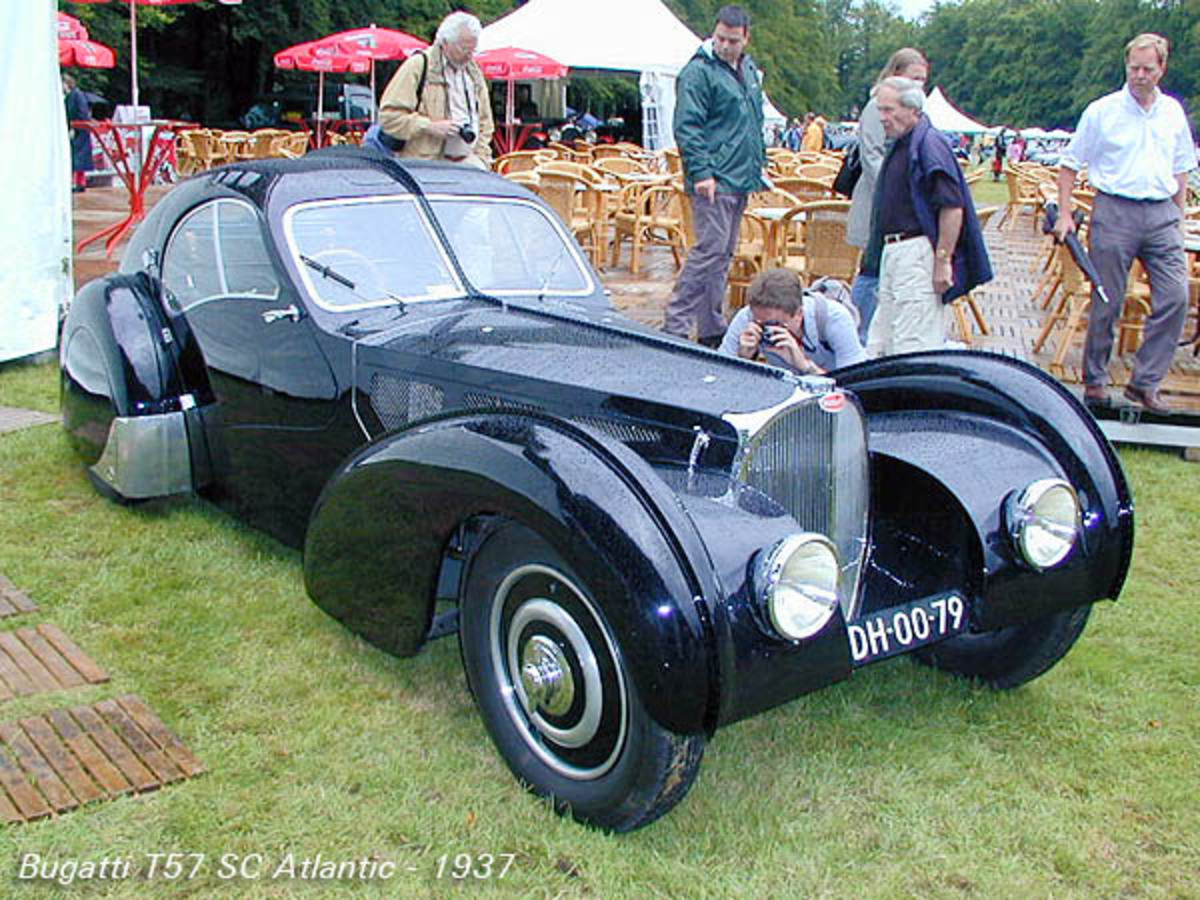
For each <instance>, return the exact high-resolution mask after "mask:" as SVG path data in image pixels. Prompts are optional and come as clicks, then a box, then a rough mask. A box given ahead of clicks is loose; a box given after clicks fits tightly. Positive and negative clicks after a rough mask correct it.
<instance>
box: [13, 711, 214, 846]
mask: <svg viewBox="0 0 1200 900" xmlns="http://www.w3.org/2000/svg"><path fill="white" fill-rule="evenodd" d="M204 771H205V769H204V764H203V763H202V762H200V760H199V759H197V758H196V756H195V754H193V753H192V751H191V750H189V749H188V748H187V746H186V745H185V744H184V743H183V742H182V741H181V740H180V739H179V738H178V737H177V736H176V735H175V734H174V732H172V731H171V730H170V729H169V728H167V726H166V725H164V724H163V722H162V720H161V719H160V718H159V717H158V716H157V715H155V713H154V712H153V711H152V710H151V709H150V707H148V706H147V705H146V703H145V701H143V700H142V699H141V698H140V697H138V696H136V695H135V694H126V695H124V696H122V697H118V698H116V699H115V700H101V701H100V702H98V703H94V704H92V705H91V706H76V707H72V708H70V709H56V710H51V711H50V712H47V713H44V714H42V715H37V716H30V717H28V718H25V719H21V720H20V721H19V722H5V723H0V788H2V789H3V790H0V819H3V820H4V821H6V822H28V821H32V820H35V819H43V818H46V817H47V816H53V815H57V814H59V813H64V812H69V811H70V810H72V809H76V808H78V807H80V806H82V805H84V804H87V803H91V802H93V801H96V800H104V799H108V798H112V797H119V796H122V795H124V794H129V793H135V792H136V793H144V792H146V791H153V790H157V789H158V788H160V787H162V786H163V785H166V784H173V783H174V782H177V781H182V780H183V779H185V778H193V777H195V776H196V775H200V774H202V773H203V772H204Z"/></svg>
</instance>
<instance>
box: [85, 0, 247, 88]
mask: <svg viewBox="0 0 1200 900" xmlns="http://www.w3.org/2000/svg"><path fill="white" fill-rule="evenodd" d="M71 2H72V3H108V2H109V0H71ZM118 2H120V3H128V4H129V82H130V90H129V94H130V98H131V100H132V102H133V105H134V106H137V105H138V62H137V58H138V57H137V8H138V7H139V6H178V5H180V4H183V3H195V2H197V0H118ZM217 2H218V3H221V4H223V5H225V6H237V5H239V4H240V3H241V2H242V0H217Z"/></svg>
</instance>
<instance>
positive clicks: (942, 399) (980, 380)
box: [838, 351, 1133, 629]
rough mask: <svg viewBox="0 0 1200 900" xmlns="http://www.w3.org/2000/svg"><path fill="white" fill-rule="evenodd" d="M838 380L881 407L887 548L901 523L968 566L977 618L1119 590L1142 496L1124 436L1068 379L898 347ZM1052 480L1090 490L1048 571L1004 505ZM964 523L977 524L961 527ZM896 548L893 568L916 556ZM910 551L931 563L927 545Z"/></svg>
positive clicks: (904, 530)
mask: <svg viewBox="0 0 1200 900" xmlns="http://www.w3.org/2000/svg"><path fill="white" fill-rule="evenodd" d="M838 381H839V383H840V384H842V385H843V386H845V387H847V388H849V389H851V390H853V391H854V392H855V394H857V396H858V397H859V398H860V399H861V401H862V404H863V407H864V409H865V410H866V413H867V417H868V423H869V429H870V442H871V453H872V477H873V482H874V483H873V494H874V500H875V502H874V511H875V514H876V526H875V528H876V533H875V538H876V542H877V544H878V543H879V542H880V541H881V540H882V539H883V538H884V536H885V534H887V532H888V530H889V528H891V529H892V530H893V531H895V532H897V533H900V534H903V535H905V536H906V538H907V539H908V540H910V541H912V542H914V543H917V544H924V545H926V547H927V549H928V551H929V553H932V554H933V555H934V556H935V557H936V556H937V555H938V554H942V559H941V563H940V564H942V565H944V566H946V567H947V568H948V569H951V570H953V569H955V568H959V569H961V573H960V574H961V579H960V580H962V581H963V583H962V584H961V585H959V589H962V590H968V591H970V592H971V593H972V594H975V595H976V596H977V600H976V604H975V607H974V609H973V617H974V621H975V624H976V627H978V628H981V629H989V628H996V627H999V626H1001V625H1007V624H1014V623H1016V622H1021V621H1027V620H1029V619H1033V618H1040V617H1042V616H1045V615H1048V614H1050V613H1052V612H1056V611H1058V610H1061V609H1066V608H1070V607H1074V606H1080V605H1083V604H1085V603H1092V602H1094V601H1096V600H1100V599H1104V598H1113V599H1115V598H1116V597H1117V596H1118V594H1119V593H1120V591H1121V587H1122V585H1123V583H1124V580H1125V576H1126V574H1127V572H1128V568H1129V561H1130V557H1131V554H1132V550H1133V500H1132V497H1131V495H1130V492H1129V487H1128V484H1127V483H1126V481H1125V476H1124V473H1123V472H1122V470H1121V465H1120V462H1119V461H1118V459H1117V456H1116V454H1115V452H1114V451H1113V449H1112V447H1111V445H1110V444H1109V443H1108V441H1107V439H1106V438H1105V437H1104V435H1103V433H1102V432H1101V431H1100V429H1099V427H1098V426H1097V425H1096V423H1095V421H1094V420H1093V419H1092V417H1091V415H1089V414H1088V412H1087V410H1086V409H1084V407H1083V406H1082V405H1081V404H1080V403H1079V402H1078V401H1077V400H1076V399H1075V398H1074V397H1073V396H1072V395H1071V394H1070V393H1069V392H1068V391H1067V390H1066V389H1065V388H1063V386H1062V385H1060V384H1059V383H1058V382H1057V381H1055V380H1054V379H1053V378H1051V377H1050V376H1048V375H1046V374H1045V373H1044V372H1042V371H1041V370H1039V369H1036V368H1034V367H1032V366H1030V365H1027V364H1025V363H1022V362H1019V361H1017V360H1013V359H1009V358H1007V357H1002V356H997V355H992V354H984V353H972V352H962V351H951V352H942V353H921V354H910V355H905V356H896V357H888V358H885V359H881V360H876V361H872V362H868V363H864V364H862V365H859V366H855V367H853V368H850V369H846V370H844V371H842V372H839V373H838ZM1047 477H1060V478H1064V479H1066V480H1067V481H1069V482H1070V483H1071V484H1072V485H1073V486H1074V488H1075V489H1076V491H1077V492H1078V494H1079V498H1080V501H1081V504H1082V507H1083V534H1082V539H1081V542H1080V546H1079V548H1078V549H1077V550H1076V552H1075V553H1074V554H1073V555H1072V556H1071V557H1069V558H1068V560H1067V561H1066V562H1065V563H1064V564H1063V565H1061V566H1060V567H1059V568H1057V569H1055V570H1053V571H1050V572H1035V571H1033V570H1031V569H1030V568H1029V567H1028V566H1026V565H1025V564H1023V563H1022V562H1021V561H1020V560H1019V559H1018V558H1017V554H1016V552H1015V550H1014V548H1013V547H1012V544H1011V542H1010V541H1009V540H1008V537H1007V535H1006V534H1005V533H1004V523H1003V521H1002V515H1001V508H1002V505H1003V502H1004V500H1005V498H1006V497H1007V496H1008V494H1009V493H1011V492H1012V491H1013V490H1019V489H1021V488H1023V487H1024V486H1025V485H1026V484H1028V483H1029V482H1031V481H1034V480H1036V479H1038V478H1047ZM951 506H953V507H956V509H949V508H948V507H951ZM962 528H970V529H971V530H972V531H973V534H972V535H970V536H967V537H964V535H962V534H961V533H951V532H954V531H955V530H956V529H957V530H959V531H961V530H962ZM895 545H896V542H895V541H893V544H892V546H893V548H894V547H895ZM913 549H914V551H916V548H915V547H914V548H913ZM892 556H893V559H892V560H891V563H890V564H891V565H896V566H901V567H902V566H903V565H904V561H903V560H902V559H899V557H898V554H896V552H895V551H894V550H893V551H892ZM909 558H910V559H912V560H914V561H920V560H922V559H923V560H924V562H923V564H924V565H925V566H927V567H928V566H930V565H931V564H932V563H931V562H930V559H929V554H928V553H925V554H923V553H921V552H913V553H911V554H909ZM914 564H916V563H914ZM891 574H892V575H896V576H899V577H897V578H893V579H892V580H893V581H898V582H902V581H904V580H905V579H904V578H903V577H902V573H897V572H892V573H891ZM913 577H914V578H915V579H918V580H919V577H920V576H919V574H918V573H916V572H914V573H913ZM928 586H929V585H928V584H926V585H924V587H923V588H922V589H926V588H928ZM947 586H949V585H947ZM976 592H978V593H976Z"/></svg>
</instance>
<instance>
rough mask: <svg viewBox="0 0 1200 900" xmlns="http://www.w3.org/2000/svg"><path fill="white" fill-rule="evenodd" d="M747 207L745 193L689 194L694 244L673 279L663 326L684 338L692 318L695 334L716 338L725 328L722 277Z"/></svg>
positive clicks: (723, 283) (724, 276) (725, 272)
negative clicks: (708, 196) (713, 196)
mask: <svg viewBox="0 0 1200 900" xmlns="http://www.w3.org/2000/svg"><path fill="white" fill-rule="evenodd" d="M745 209H746V195H745V194H722V193H719V192H718V194H717V197H716V200H715V201H714V202H712V203H709V202H708V200H706V199H705V198H703V197H701V196H699V195H697V194H692V225H693V226H694V228H695V231H696V246H694V247H692V249H691V250H690V251H689V252H688V257H687V261H686V262H684V264H683V271H681V272H680V273H679V278H678V279H676V281H675V290H674V291H673V292H672V294H671V301H670V303H668V304H667V313H666V320H665V321H664V323H663V331H665V332H667V333H668V334H675V335H679V336H680V337H687V336H688V330H689V328H690V326H691V324H692V322H693V321H695V323H696V336H697V337H699V338H713V337H720V336H721V335H723V334H724V333H725V326H726V322H725V316H724V314H723V313H722V307H723V306H724V305H725V287H726V280H727V279H728V278H729V266H730V263H732V262H733V252H734V250H736V249H737V243H738V229H739V227H740V225H741V221H742V213H743V212H744V211H745Z"/></svg>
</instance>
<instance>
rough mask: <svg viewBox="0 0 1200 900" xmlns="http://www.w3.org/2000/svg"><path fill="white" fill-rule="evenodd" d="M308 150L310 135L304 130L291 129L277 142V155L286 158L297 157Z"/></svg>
mask: <svg viewBox="0 0 1200 900" xmlns="http://www.w3.org/2000/svg"><path fill="white" fill-rule="evenodd" d="M307 152H308V135H307V134H305V133H304V132H303V131H289V132H288V133H287V134H286V135H284V136H283V137H281V138H279V140H278V142H277V143H276V144H275V155H276V156H282V157H284V158H285V159H297V158H299V157H301V156H303V155H304V154H305V153H307Z"/></svg>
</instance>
